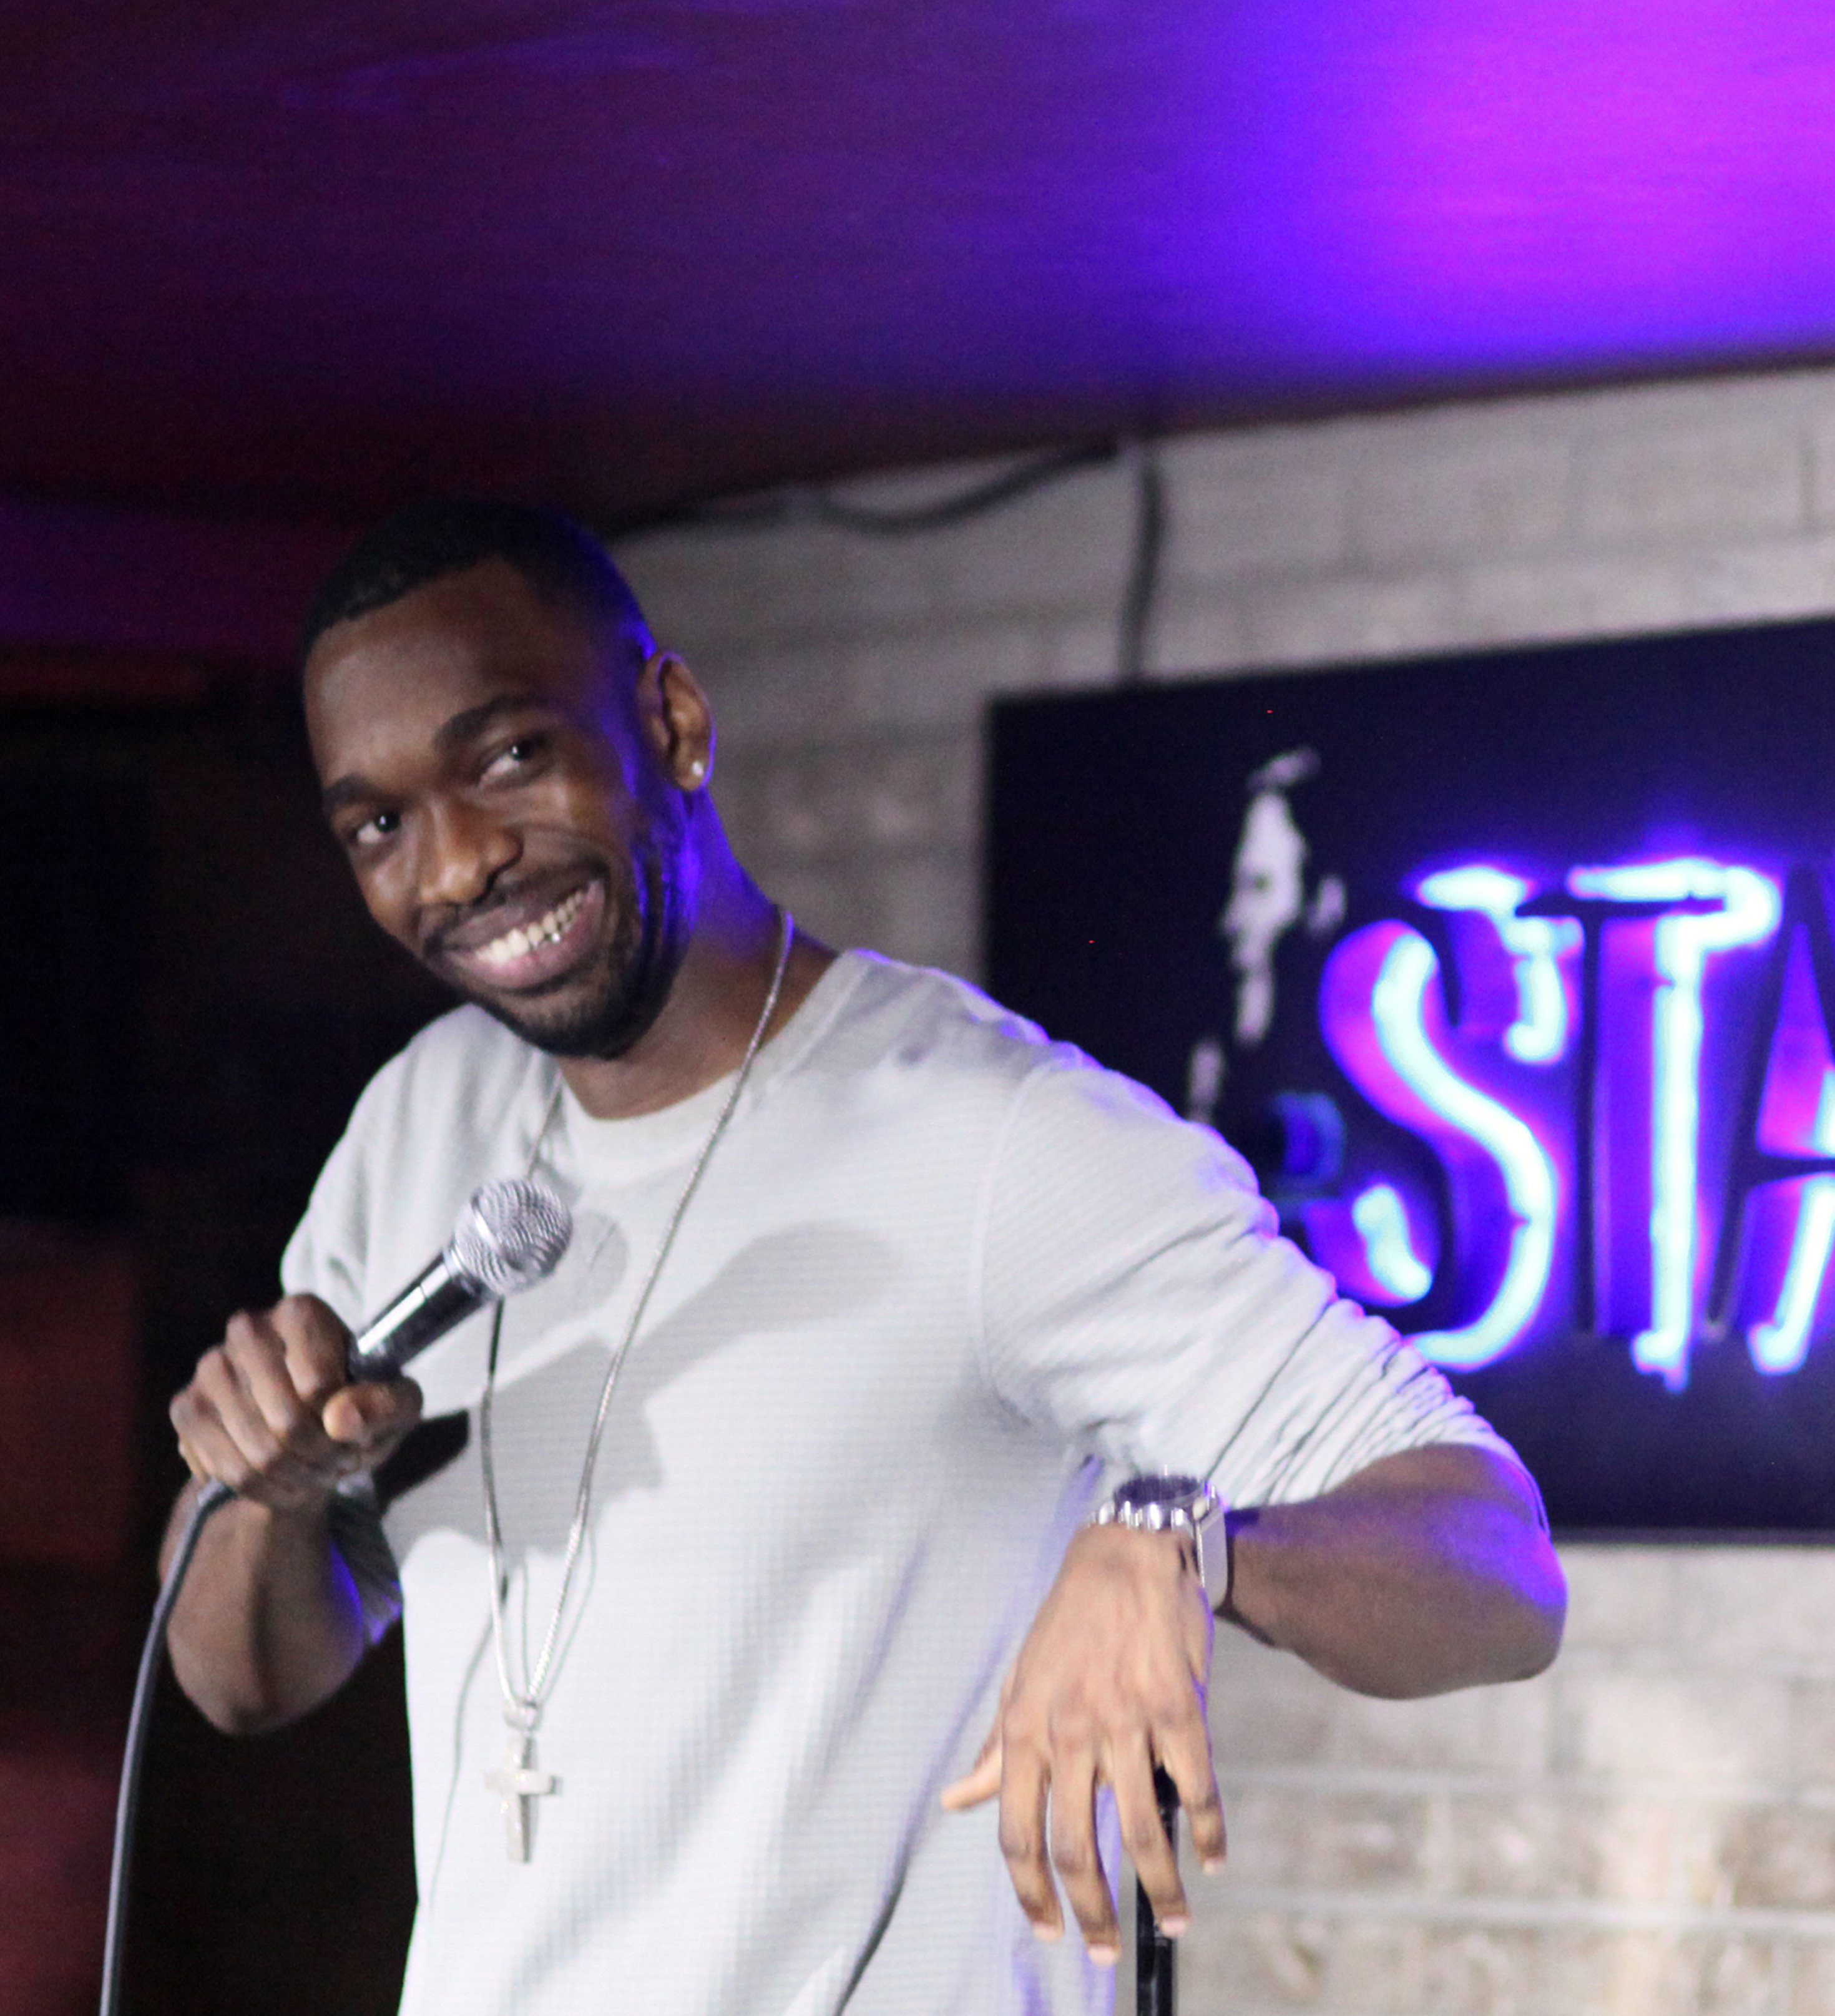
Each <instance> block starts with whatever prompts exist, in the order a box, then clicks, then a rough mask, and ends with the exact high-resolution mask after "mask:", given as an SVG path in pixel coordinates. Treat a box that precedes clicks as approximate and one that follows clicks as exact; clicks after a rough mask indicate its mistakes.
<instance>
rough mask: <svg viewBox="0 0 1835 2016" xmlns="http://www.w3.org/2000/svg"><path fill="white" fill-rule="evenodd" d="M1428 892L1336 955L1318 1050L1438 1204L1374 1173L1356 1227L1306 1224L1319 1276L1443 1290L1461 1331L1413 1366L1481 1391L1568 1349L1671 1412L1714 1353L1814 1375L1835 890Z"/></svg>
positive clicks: (1578, 873)
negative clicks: (1715, 1340)
mask: <svg viewBox="0 0 1835 2016" xmlns="http://www.w3.org/2000/svg"><path fill="white" fill-rule="evenodd" d="M1412 895H1413V896H1414V898H1415V899H1416V903H1417V904H1418V905H1419V909H1418V910H1417V911H1416V913H1415V920H1414V921H1405V920H1402V919H1400V918H1391V919H1387V920H1383V921H1382V922H1380V923H1373V924H1369V925H1365V926H1364V927H1362V928H1361V929H1359V930H1358V931H1353V932H1352V933H1351V934H1349V935H1348V936H1347V937H1346V938H1344V939H1342V940H1341V941H1340V942H1339V943H1338V944H1337V945H1336V946H1335V947H1334V948H1333V951H1332V952H1331V954H1330V956H1329V958H1328V959H1327V960H1326V967H1325V971H1324V975H1323V977H1322V983H1321V988H1320V994H1319V1010H1320V1027H1321V1030H1322V1033H1323V1035H1324V1036H1325V1039H1326V1043H1327V1046H1328V1047H1329V1049H1330V1050H1331V1052H1332V1054H1333V1057H1334V1058H1335V1060H1336V1061H1337V1064H1338V1065H1339V1067H1340V1069H1341V1070H1342V1071H1344V1075H1345V1076H1346V1077H1347V1078H1348V1079H1349V1080H1350V1081H1351V1084H1352V1085H1354V1086H1355V1088H1356V1089H1357V1090H1358V1093H1361V1094H1362V1096H1363V1097H1364V1099H1365V1100H1367V1101H1368V1103H1369V1105H1370V1106H1371V1107H1373V1109H1374V1110H1375V1111H1376V1113H1378V1114H1380V1115H1381V1116H1383V1118H1384V1119H1385V1120H1387V1121H1390V1122H1392V1123H1393V1124H1394V1125H1395V1126H1397V1127H1398V1128H1400V1129H1402V1130H1404V1131H1405V1132H1406V1133H1407V1134H1408V1135H1409V1136H1412V1137H1413V1138H1414V1139H1415V1141H1416V1143H1419V1144H1420V1145H1422V1146H1423V1147H1426V1148H1427V1150H1430V1154H1431V1167H1432V1168H1434V1171H1435V1172H1437V1177H1438V1187H1437V1191H1436V1190H1435V1187H1434V1185H1432V1184H1429V1185H1427V1186H1425V1187H1423V1183H1422V1181H1421V1178H1420V1174H1419V1166H1418V1165H1410V1166H1409V1167H1408V1168H1405V1167H1402V1166H1400V1165H1401V1164H1405V1163H1407V1161H1408V1157H1405V1156H1401V1155H1395V1156H1393V1157H1391V1159H1392V1160H1394V1161H1396V1162H1397V1163H1398V1166H1397V1167H1394V1168H1389V1167H1385V1166H1383V1151H1382V1150H1380V1147H1379V1148H1378V1149H1377V1150H1375V1151H1374V1160H1371V1159H1370V1158H1369V1157H1368V1156H1366V1157H1365V1160H1364V1161H1363V1162H1362V1163H1361V1164H1358V1165H1357V1166H1355V1167H1353V1168H1350V1169H1349V1170H1348V1172H1347V1185H1348V1192H1349V1204H1348V1208H1345V1207H1344V1206H1337V1207H1334V1206H1332V1205H1319V1206H1310V1207H1308V1211H1309V1212H1310V1213H1311V1215H1309V1216H1308V1219H1307V1224H1308V1230H1309V1231H1311V1232H1312V1233H1315V1238H1314V1244H1315V1250H1317V1251H1320V1255H1321V1258H1324V1259H1325V1260H1326V1264H1328V1265H1334V1266H1335V1267H1337V1269H1338V1270H1339V1271H1340V1273H1341V1274H1343V1275H1344V1276H1345V1278H1346V1279H1347V1280H1348V1281H1349V1282H1351V1283H1354V1284H1355V1288H1356V1290H1357V1291H1358V1292H1360V1293H1362V1294H1364V1295H1365V1297H1366V1298H1368V1299H1370V1300H1373V1301H1377V1302H1379V1303H1383V1304H1384V1305H1387V1306H1389V1307H1391V1308H1397V1309H1400V1308H1403V1307H1405V1306H1406V1305H1409V1304H1411V1303H1418V1302H1421V1301H1423V1300H1425V1298H1427V1296H1428V1295H1429V1294H1430V1291H1437V1294H1436V1302H1435V1306H1436V1309H1437V1311H1440V1312H1444V1311H1445V1310H1446V1309H1448V1308H1450V1309H1452V1310H1453V1312H1454V1315H1455V1319H1454V1320H1452V1321H1450V1322H1445V1323H1442V1324H1441V1327H1435V1328H1430V1329H1427V1330H1422V1331H1421V1332H1419V1334H1417V1336H1416V1343H1417V1344H1419V1345H1420V1347H1421V1348H1422V1349H1423V1351H1424V1352H1426V1353H1427V1355H1429V1356H1430V1357H1432V1358H1434V1359H1436V1360H1437V1362H1438V1363H1441V1364H1444V1365H1447V1366H1452V1367H1456V1368H1459V1369H1463V1370H1475V1369H1477V1368H1478V1367H1481V1366H1485V1365H1488V1364H1491V1363H1495V1361H1496V1360H1497V1359H1499V1358H1501V1357H1502V1356H1504V1355H1506V1353H1507V1352H1510V1351H1511V1350H1513V1348H1516V1347H1517V1346H1518V1345H1520V1344H1522V1343H1523V1342H1524V1341H1526V1340H1527V1339H1528V1338H1530V1337H1532V1336H1533V1335H1535V1334H1538V1333H1539V1332H1541V1331H1543V1330H1555V1329H1560V1330H1568V1331H1574V1330H1578V1331H1581V1332H1586V1333H1592V1334H1610V1335H1617V1336H1621V1337H1625V1339H1626V1340H1627V1341H1628V1345H1629V1349H1630V1352H1631V1355H1632V1361H1633V1363H1635V1364H1636V1365H1637V1366H1639V1368H1640V1369H1641V1370H1644V1371H1646V1372H1649V1373H1651V1374H1653V1376H1655V1377H1658V1378H1660V1379H1661V1380H1662V1381H1664V1383H1665V1384H1667V1385H1668V1387H1669V1388H1671V1390H1679V1389H1680V1388H1682V1387H1684V1386H1685V1385H1686V1384H1687V1381H1688V1377H1689V1358H1690V1353H1691V1351H1692V1349H1693V1347H1694V1345H1696V1342H1698V1341H1700V1339H1701V1338H1703V1337H1721V1336H1725V1335H1726V1334H1729V1332H1731V1331H1732V1330H1743V1334H1744V1337H1745V1339H1746V1343H1747V1349H1748V1351H1749V1352H1750V1357H1751V1360H1752V1363H1753V1364H1754V1366H1755V1367H1756V1368H1757V1369H1758V1370H1759V1371H1761V1373H1768V1374H1772V1375H1779V1374H1784V1373H1790V1372H1793V1371H1794V1370H1797V1369H1798V1368H1799V1367H1800V1366H1801V1365H1802V1364H1803V1363H1804V1359H1805V1356H1806V1355H1807V1353H1808V1351H1809V1350H1810V1348H1811V1347H1812V1341H1813V1339H1814V1336H1815V1326H1816V1319H1817V1314H1818V1310H1819V1305H1820V1304H1821V1303H1822V1300H1823V1297H1824V1294H1825V1290H1826V1285H1827V1283H1828V1279H1829V1276H1830V1268H1831V1262H1832V1261H1835V932H1832V931H1831V928H1830V923H1829V919H1828V913H1827V909H1826V902H1825V898H1824V896H1823V894H1822V888H1821V885H1820V882H1819V878H1818V877H1817V876H1816V874H1815V872H1814V871H1813V870H1811V869H1796V870H1794V871H1793V872H1792V874H1791V876H1790V879H1789V884H1788V887H1787V888H1784V889H1781V888H1780V886H1779V880H1778V879H1776V877H1773V876H1772V875H1770V874H1768V873H1765V872H1763V871H1761V869H1758V868H1754V867H1751V866H1744V865H1741V864H1738V863H1733V862H1719V861H1714V860H1710V859H1701V858H1697V857H1695V856H1686V857H1679V858H1675V859H1663V860H1656V861H1643V862H1611V863H1605V864H1595V863H1588V864H1583V865H1581V866H1574V867H1572V868H1571V869H1567V871H1566V872H1565V873H1563V874H1562V875H1561V876H1560V877H1558V878H1556V879H1554V880H1547V879H1544V880H1541V881H1540V882H1539V883H1538V880H1536V879H1535V878H1534V877H1529V876H1527V875H1524V874H1520V873H1515V872H1513V871H1512V870H1510V869H1506V868H1504V867H1502V866H1497V865H1495V864H1492V863H1487V862H1469V863H1464V864H1461V865H1458V866H1452V867H1447V868H1442V869H1437V870H1436V871H1435V872H1434V873H1430V874H1427V875H1426V876H1424V877H1422V878H1421V879H1420V880H1419V881H1418V882H1416V884H1415V885H1414V887H1413V890H1412ZM1742 1080H1743V1089H1740V1086H1741V1082H1742ZM1736 1093H1737V1096H1733V1095H1735V1094H1736ZM1354 1161H1355V1157H1354ZM1411 1169H1412V1174H1411ZM1334 1210H1335V1215H1333V1214H1334ZM1333 1247H1335V1249H1336V1250H1335V1251H1330V1250H1324V1249H1330V1248H1333ZM1429 1247H1434V1248H1435V1249H1436V1250H1433V1251H1427V1250H1426V1249H1427V1248H1429Z"/></svg>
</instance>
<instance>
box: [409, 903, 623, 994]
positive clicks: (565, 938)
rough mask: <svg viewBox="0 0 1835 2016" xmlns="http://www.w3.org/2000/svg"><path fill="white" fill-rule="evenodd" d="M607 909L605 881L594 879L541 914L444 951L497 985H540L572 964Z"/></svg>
mask: <svg viewBox="0 0 1835 2016" xmlns="http://www.w3.org/2000/svg"><path fill="white" fill-rule="evenodd" d="M604 912H605V884H603V882H601V881H599V880H596V879H595V880H592V881H590V882H587V883H584V884H581V886H580V887H578V888H577V889H572V890H570V891H568V892H567V895H564V896H563V897H561V898H559V901H558V902H555V903H553V904H552V905H549V908H548V909H545V910H544V911H543V912H542V913H540V914H539V915H538V916H533V917H528V918H526V919H524V920H523V921H521V922H520V923H513V924H511V925H509V927H507V928H506V929H505V930H503V931H499V932H498V934H496V936H495V937H494V938H485V939H484V940H482V941H480V942H479V943H477V944H476V945H452V944H448V945H445V946H444V947H443V948H442V949H441V958H442V959H443V961H444V963H447V964H448V965H451V966H453V967H458V968H459V970H461V971H462V972H463V973H465V974H466V975H467V976H468V977H470V978H471V979H473V980H476V981H483V982H485V983H487V984H488V985H490V986H491V987H493V988H502V987H511V988H529V987H539V986H542V985H545V983H547V982H548V981H552V980H556V979H559V977H561V976H562V975H563V974H566V973H567V971H568V970H570V968H571V967H573V965H574V963H575V961H576V960H577V959H578V958H579V956H580V955H581V952H582V951H583V950H584V949H585V946H586V944H587V942H588V940H589V938H591V936H592V933H593V931H595V929H596V927H597V926H598V923H599V919H600V918H601V917H602V916H603V914H604Z"/></svg>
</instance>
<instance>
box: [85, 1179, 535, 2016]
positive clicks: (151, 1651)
mask: <svg viewBox="0 0 1835 2016" xmlns="http://www.w3.org/2000/svg"><path fill="white" fill-rule="evenodd" d="M572 1235H573V1222H572V1220H571V1219H570V1216H569V1215H568V1211H567V1206H566V1205H565V1204H563V1203H562V1202H561V1201H560V1199H559V1197H556V1196H555V1194H554V1193H553V1192H552V1190H547V1189H545V1188H544V1186H542V1185H541V1184H540V1183H531V1182H529V1181H528V1180H527V1179H525V1178H522V1177H509V1178H506V1179H504V1180H502V1181H501V1182H498V1183H486V1184H485V1185H484V1187H483V1188H482V1189H480V1190H477V1191H476V1192H475V1193H473V1197H472V1198H471V1200H470V1202H469V1203H468V1204H466V1207H465V1209H464V1210H463V1211H462V1212H461V1213H460V1214H459V1223H458V1226H456V1227H455V1229H454V1232H453V1235H452V1238H451V1239H450V1240H448V1241H447V1243H446V1244H445V1246H444V1247H443V1248H442V1249H441V1253H440V1255H439V1257H438V1258H437V1259H436V1260H435V1261H434V1262H433V1264H432V1265H430V1266H429V1267H427V1268H426V1269H423V1271H422V1272H421V1273H419V1275H417V1276H416V1277H415V1279H414V1280H412V1282H410V1283H408V1287H405V1289H403V1290H402V1291H401V1294H399V1295H398V1296H397V1297H396V1298H395V1299H394V1301H392V1302H390V1304H389V1305H388V1306H387V1308H386V1309H384V1310H383V1312H382V1314H381V1315H380V1316H377V1317H376V1318H375V1319H373V1320H372V1322H370V1323H367V1324H365V1327H363V1329H362V1330H361V1331H360V1332H359V1333H358V1334H357V1336H356V1337H354V1338H353V1339H352V1340H351V1348H350V1353H349V1357H348V1361H347V1370H348V1371H349V1373H350V1375H351V1378H352V1379H387V1378H392V1377H394V1375H395V1374H396V1373H398V1372H400V1370H401V1368H402V1366H404V1365H405V1364H406V1363H407V1362H408V1359H411V1358H412V1357H413V1355H415V1353H416V1352H419V1351H423V1350H425V1348H426V1346H427V1345H430V1344H431V1343H432V1342H433V1341H434V1339H435V1338H436V1337H443V1336H444V1334H445V1333H446V1332H447V1331H448V1330H451V1329H452V1327H453V1326H454V1325H455V1324H456V1323H461V1322H462V1321H463V1320H464V1319H465V1318H466V1316H470V1314H471V1313H472V1312H473V1310H475V1309H481V1308H482V1307H483V1306H484V1304H485V1303H487V1302H491V1301H497V1300H498V1299H499V1298H502V1296H504V1295H506V1294H513V1292H514V1291H516V1289H518V1288H527V1287H532V1286H533V1285H534V1283H536V1282H537V1281H539V1280H542V1279H543V1278H544V1277H545V1276H547V1275H549V1274H551V1273H553V1271H554V1269H555V1267H556V1265H557V1264H558V1263H559V1259H560V1257H561V1255H562V1254H563V1253H564V1252H565V1251H567V1241H568V1240H569V1239H570V1237H572ZM234 1496H236V1493H235V1492H233V1491H232V1490H231V1489H230V1488H229V1486H228V1485H227V1484H223V1483H221V1482H219V1481H217V1480H216V1479H215V1478H212V1479H211V1480H210V1481H209V1482H208V1483H207V1484H206V1485H204V1486H203V1489H201V1490H200V1492H198V1494H197V1496H196V1498H195V1499H192V1505H191V1510H190V1511H189V1513H187V1514H185V1524H184V1525H183V1526H182V1528H180V1529H179V1533H178V1543H177V1545H176V1546H175V1547H174V1548H173V1550H172V1559H171V1564H170V1565H169V1566H168V1567H167V1570H166V1575H165V1579H164V1582H161V1583H160V1593H159V1600H157V1602H156V1603H155V1604H154V1605H153V1620H152V1622H150V1623H149V1625H148V1626H147V1629H146V1643H145V1644H144V1645H143V1646H142V1647H141V1652H140V1669H139V1672H138V1673H136V1675H135V1679H134V1700H133V1705H132V1706H131V1708H129V1709H128V1735H127V1741H126V1743H125V1744H124V1747H123V1750H122V1755H121V1789H120V1791H119V1793H118V1794H117V1797H116V1800H115V1834H114V1850H113V1862H112V1863H111V1866H110V1870H109V1878H108V1925H107V1929H106V1931H105V1932H104V1934H103V1952H102V1997H101V2001H100V2003H99V2009H100V2016H120V2011H121V1967H122V1962H123V1958H124V1954H125V1953H126V1949H127V1934H128V1878H129V1876H130V1874H131V1872H132V1869H133V1862H134V1835H135V1827H136V1824H137V1823H138V1820H139V1812H140V1778H141V1772H142V1766H144V1764H145V1762H146V1736H147V1730H148V1728H149V1726H150V1724H151V1723H152V1720H153V1695H154V1693H155V1691H156V1690H157V1687H158V1683H159V1673H160V1662H161V1661H162V1660H163V1659H164V1656H165V1650H166V1633H167V1628H168V1626H169V1625H171V1622H172V1612H173V1611H175V1609H176V1608H177V1607H178V1594H179V1591H180V1590H181V1589H183V1587H184V1586H185V1574H186V1572H187V1571H188V1570H189V1568H190V1566H191V1562H192V1556H193V1555H194V1554H196V1552H197V1543H198V1540H199V1538H200V1535H202V1533H203V1529H204V1526H205V1525H206V1523H207V1521H209V1519H210V1517H211V1516H212V1515H213V1514H215V1513H218V1512H220V1511H221V1510H222V1509H223V1507H225V1505H227V1504H228V1503H229V1501H230V1500H231V1499H232V1498H233V1497H234Z"/></svg>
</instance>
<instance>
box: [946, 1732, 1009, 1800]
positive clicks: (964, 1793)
mask: <svg viewBox="0 0 1835 2016" xmlns="http://www.w3.org/2000/svg"><path fill="white" fill-rule="evenodd" d="M1000 1767H1001V1748H1000V1724H999V1723H998V1722H996V1723H995V1725H994V1726H993V1728H991V1730H988V1741H986V1742H985V1743H984V1744H982V1746H981V1754H980V1756H979V1757H977V1759H975V1762H974V1767H973V1769H971V1770H970V1772H969V1773H967V1775H966V1777H960V1778H958V1779H957V1780H956V1781H955V1784H953V1785H945V1786H944V1787H943V1792H942V1799H943V1805H944V1809H946V1810H947V1811H948V1812H950V1813H966V1812H967V1810H968V1809H969V1808H970V1806H978V1805H980V1804H981V1802H983V1801H984V1799H991V1798H993V1797H994V1795H995V1793H996V1792H998V1791H999V1790H1000Z"/></svg>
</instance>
